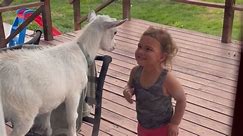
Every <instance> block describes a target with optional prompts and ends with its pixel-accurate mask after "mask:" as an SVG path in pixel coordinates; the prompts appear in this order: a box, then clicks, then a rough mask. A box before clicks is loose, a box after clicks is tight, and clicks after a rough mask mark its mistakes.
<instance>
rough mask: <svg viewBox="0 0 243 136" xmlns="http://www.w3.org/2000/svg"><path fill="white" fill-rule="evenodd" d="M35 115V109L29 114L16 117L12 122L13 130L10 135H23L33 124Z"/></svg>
mask: <svg viewBox="0 0 243 136" xmlns="http://www.w3.org/2000/svg"><path fill="white" fill-rule="evenodd" d="M36 115H37V111H35V112H32V114H29V115H28V116H26V117H23V116H21V117H16V118H15V120H14V122H13V131H12V132H11V134H10V136H25V135H26V134H27V132H28V131H29V130H30V128H31V126H32V125H33V123H34V119H35V116H36Z"/></svg>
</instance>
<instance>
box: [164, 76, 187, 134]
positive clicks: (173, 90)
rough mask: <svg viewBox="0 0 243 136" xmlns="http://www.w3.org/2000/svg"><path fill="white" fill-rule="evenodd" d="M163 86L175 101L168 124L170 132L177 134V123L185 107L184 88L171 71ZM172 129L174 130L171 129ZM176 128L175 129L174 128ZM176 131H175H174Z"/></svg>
mask: <svg viewBox="0 0 243 136" xmlns="http://www.w3.org/2000/svg"><path fill="white" fill-rule="evenodd" d="M165 88H166V91H167V93H168V94H169V95H171V96H172V97H173V98H174V99H175V101H176V104H175V113H174V115H173V116H172V118H171V121H170V124H169V125H171V127H172V128H171V130H170V131H171V132H170V133H174V134H171V135H176V134H175V133H177V134H178V125H179V124H180V122H181V120H182V117H183V115H184V112H185V108H186V96H185V93H184V90H183V88H182V86H181V84H180V82H179V81H178V80H177V79H176V77H175V76H174V75H173V74H172V73H171V72H168V75H167V78H166V81H165ZM173 129H174V130H173ZM175 129H177V130H175ZM176 131H177V132H176Z"/></svg>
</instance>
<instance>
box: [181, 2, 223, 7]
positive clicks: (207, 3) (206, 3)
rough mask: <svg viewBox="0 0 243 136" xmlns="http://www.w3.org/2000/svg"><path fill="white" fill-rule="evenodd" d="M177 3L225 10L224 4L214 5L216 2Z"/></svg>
mask: <svg viewBox="0 0 243 136" xmlns="http://www.w3.org/2000/svg"><path fill="white" fill-rule="evenodd" d="M176 2H181V3H186V4H193V5H198V6H206V7H213V8H224V7H225V6H224V4H221V3H214V2H205V1H200V0H176Z"/></svg>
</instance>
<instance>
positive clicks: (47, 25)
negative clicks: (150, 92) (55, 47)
mask: <svg viewBox="0 0 243 136" xmlns="http://www.w3.org/2000/svg"><path fill="white" fill-rule="evenodd" d="M41 1H42V2H44V6H42V22H43V31H44V39H45V40H47V41H50V40H53V35H52V20H51V7H50V0H41Z"/></svg>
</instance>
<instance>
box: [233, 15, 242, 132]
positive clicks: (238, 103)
mask: <svg viewBox="0 0 243 136" xmlns="http://www.w3.org/2000/svg"><path fill="white" fill-rule="evenodd" d="M242 21H243V13H242V12H241V27H240V28H241V37H240V40H241V59H240V66H239V70H238V71H239V73H238V85H237V91H236V97H235V107H234V116H233V124H232V132H231V136H243V131H242V125H243V116H242V115H243V108H242V103H243V99H242V98H243V84H242V82H243V22H242Z"/></svg>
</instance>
